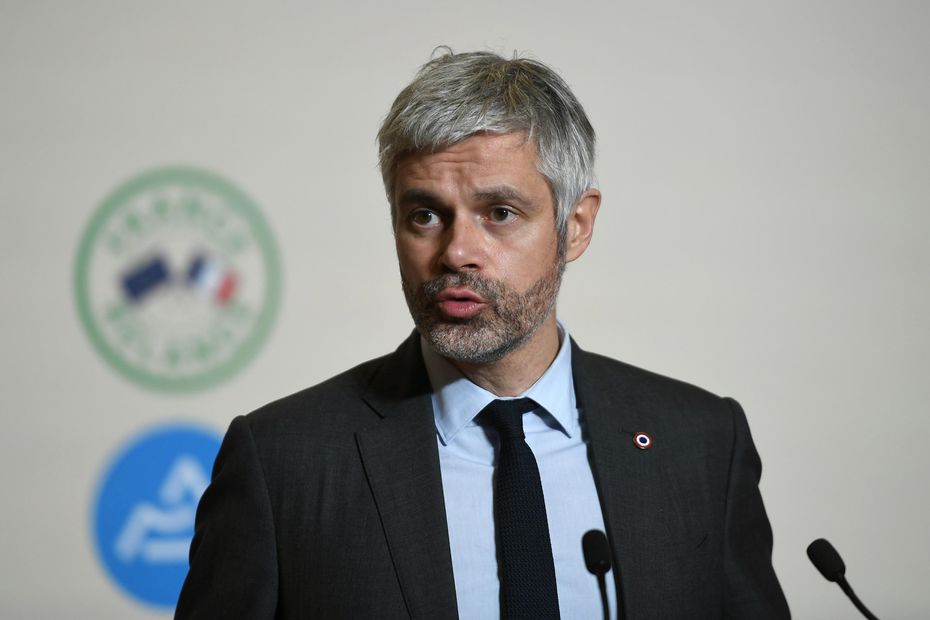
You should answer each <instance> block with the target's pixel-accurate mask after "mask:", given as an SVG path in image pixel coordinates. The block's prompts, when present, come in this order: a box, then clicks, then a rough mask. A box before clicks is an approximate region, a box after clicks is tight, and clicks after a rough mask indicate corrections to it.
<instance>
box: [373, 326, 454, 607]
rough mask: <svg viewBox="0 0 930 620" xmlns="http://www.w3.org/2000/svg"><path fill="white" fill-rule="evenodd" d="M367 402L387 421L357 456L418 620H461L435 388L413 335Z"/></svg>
mask: <svg viewBox="0 0 930 620" xmlns="http://www.w3.org/2000/svg"><path fill="white" fill-rule="evenodd" d="M363 398H364V399H365V401H366V402H367V403H368V404H369V405H370V406H371V407H372V408H373V409H374V410H375V411H376V412H377V413H378V414H379V415H380V416H381V419H380V420H379V421H378V422H377V423H375V424H374V425H372V426H369V427H367V428H365V429H363V430H361V431H359V432H358V433H357V434H356V438H357V442H358V447H359V453H360V455H361V458H362V463H363V466H364V468H365V474H366V476H367V478H368V483H369V485H370V487H371V491H372V494H373V495H374V499H375V504H376V505H377V508H378V513H379V515H380V517H381V523H382V526H383V528H384V532H385V536H386V538H387V543H388V547H389V548H390V551H391V557H392V559H393V562H394V567H395V569H396V571H397V578H398V581H399V582H400V587H401V591H402V592H403V596H404V600H405V601H406V604H407V609H408V611H409V612H410V615H411V617H413V618H456V617H457V615H458V612H457V606H456V599H455V581H454V579H453V575H452V556H451V553H450V551H449V533H448V529H447V527H446V511H445V504H444V500H443V494H442V478H441V475H440V470H439V452H438V447H437V445H436V426H435V422H434V418H433V410H432V402H431V400H430V386H429V380H428V378H427V374H426V370H425V368H424V366H423V360H422V357H421V355H420V344H419V336H418V335H417V334H416V332H414V334H413V335H411V337H410V338H408V339H407V340H406V341H405V342H404V343H403V344H402V345H401V346H400V347H399V348H398V350H397V351H396V352H395V353H394V354H393V355H390V356H388V357H387V358H385V362H384V363H383V364H382V365H381V366H380V368H379V369H378V370H377V371H376V373H375V375H374V377H373V378H372V381H371V384H370V386H369V389H368V391H367V392H366V393H365V394H364V396H363Z"/></svg>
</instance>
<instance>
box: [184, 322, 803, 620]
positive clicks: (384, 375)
mask: <svg viewBox="0 0 930 620" xmlns="http://www.w3.org/2000/svg"><path fill="white" fill-rule="evenodd" d="M572 366H573V374H574V378H575V390H576V395H577V400H578V404H579V407H580V408H581V410H582V414H583V417H584V421H585V424H586V427H587V435H588V438H589V446H590V456H591V463H592V468H593V471H594V477H595V482H596V484H597V488H598V493H599V495H600V501H601V506H602V509H603V513H604V522H605V524H606V527H607V535H608V537H609V540H610V544H611V548H612V551H613V559H614V570H613V571H612V573H613V574H614V578H615V580H616V582H617V592H618V593H619V599H620V600H619V605H618V608H619V609H621V610H622V614H623V616H622V617H624V618H626V619H629V620H644V619H647V618H655V619H659V618H661V619H669V618H749V619H753V620H761V619H765V618H787V617H789V614H788V607H787V604H786V602H785V599H784V596H783V594H782V591H781V588H780V587H779V584H778V581H777V579H776V577H775V573H774V571H773V570H772V564H771V548H772V534H771V529H770V527H769V522H768V519H767V517H766V514H765V509H764V507H763V505H762V499H761V497H760V495H759V491H758V481H759V475H760V467H761V466H760V463H759V458H758V456H757V454H756V450H755V448H754V446H753V443H752V438H751V437H750V434H749V428H748V426H747V424H746V418H745V416H744V415H743V412H742V410H741V409H740V407H739V405H738V404H737V403H736V402H735V401H733V400H730V399H721V398H719V397H717V396H714V395H712V394H709V393H708V392H705V391H703V390H701V389H698V388H696V387H694V386H691V385H687V384H684V383H681V382H678V381H674V380H672V379H668V378H666V377H661V376H659V375H655V374H652V373H649V372H646V371H643V370H640V369H637V368H633V367H631V366H628V365H626V364H623V363H621V362H617V361H615V360H611V359H608V358H605V357H601V356H598V355H594V354H591V353H586V352H584V351H582V350H581V349H579V348H578V346H577V345H575V343H574V342H572ZM639 431H642V432H645V433H648V434H649V435H650V436H651V437H652V438H653V441H654V443H653V447H652V448H651V449H648V450H641V449H638V448H637V447H636V446H635V445H634V444H633V441H632V437H633V434H634V433H636V432H639ZM442 493H443V491H442V481H441V478H440V471H439V454H438V448H437V443H436V428H435V424H434V420H433V412H432V405H431V401H430V385H429V381H428V379H427V375H426V371H425V369H424V366H423V360H422V357H421V355H420V346H419V337H418V336H417V334H416V333H414V334H413V335H412V336H411V337H410V338H408V339H407V340H406V341H405V342H404V343H403V344H402V345H401V346H400V347H399V348H398V349H397V351H395V352H394V353H393V354H391V355H387V356H385V357H382V358H379V359H376V360H373V361H370V362H367V363H365V364H362V365H360V366H358V367H356V368H354V369H352V370H350V371H348V372H346V373H343V374H341V375H339V376H337V377H334V378H332V379H330V380H328V381H326V382H324V383H322V384H320V385H317V386H315V387H312V388H309V389H307V390H304V391H302V392H299V393H297V394H294V395H292V396H289V397H287V398H284V399H282V400H279V401H277V402H274V403H271V404H269V405H267V406H265V407H263V408H261V409H259V410H258V411H255V412H253V413H251V414H250V415H248V416H245V417H239V418H236V419H235V420H234V421H233V422H232V424H231V425H230V427H229V431H228V433H227V435H226V438H225V439H224V441H223V446H222V448H221V449H220V453H219V455H218V456H217V460H216V465H215V467H214V471H213V481H212V483H211V485H210V487H209V488H208V489H207V491H206V492H205V493H204V495H203V498H202V500H201V502H200V506H199V507H198V510H197V524H196V528H195V535H194V540H193V542H192V544H191V553H190V561H191V567H190V573H189V574H188V577H187V580H186V581H185V584H184V588H183V590H182V592H181V597H180V600H179V602H178V606H177V612H176V613H177V615H176V618H185V619H186V618H197V619H200V618H203V619H211V620H213V619H217V618H248V619H264V618H295V619H296V618H379V619H380V618H423V619H434V618H436V619H442V618H455V617H457V611H456V593H455V585H454V581H453V576H452V561H451V557H450V551H449V541H448V533H447V530H446V516H445V507H444V503H443V496H442ZM565 501H571V499H570V498H566V499H565ZM579 544H580V541H579ZM592 579H593V576H592Z"/></svg>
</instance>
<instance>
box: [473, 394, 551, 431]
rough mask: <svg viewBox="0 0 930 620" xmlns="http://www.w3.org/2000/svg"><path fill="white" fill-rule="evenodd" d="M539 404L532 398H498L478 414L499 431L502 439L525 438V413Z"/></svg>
mask: <svg viewBox="0 0 930 620" xmlns="http://www.w3.org/2000/svg"><path fill="white" fill-rule="evenodd" d="M538 406H539V405H537V404H536V401H535V400H533V399H532V398H514V399H510V400H501V399H497V400H492V401H491V402H490V403H488V406H487V407H485V408H484V409H482V410H481V413H479V414H478V415H479V417H481V418H482V419H483V420H485V421H486V422H487V424H488V425H489V426H491V427H492V428H493V429H494V430H496V431H497V433H498V434H499V435H500V436H501V439H523V438H524V437H525V435H524V434H523V414H524V413H527V412H529V411H532V410H533V409H536V408H537V407H538Z"/></svg>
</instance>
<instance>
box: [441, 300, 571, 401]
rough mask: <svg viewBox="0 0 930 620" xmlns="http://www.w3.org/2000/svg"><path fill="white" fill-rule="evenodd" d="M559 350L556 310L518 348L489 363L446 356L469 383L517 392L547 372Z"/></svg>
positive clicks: (501, 391)
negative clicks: (462, 360) (473, 362)
mask: <svg viewBox="0 0 930 620" xmlns="http://www.w3.org/2000/svg"><path fill="white" fill-rule="evenodd" d="M558 353H559V328H558V326H557V325H556V322H555V311H553V312H551V313H550V314H549V316H548V317H546V320H545V321H543V324H542V325H540V326H539V329H537V330H536V332H535V333H534V334H533V335H532V336H531V337H530V339H529V340H527V341H526V342H525V343H523V344H522V345H521V346H520V347H519V348H517V349H515V350H514V351H511V352H510V353H508V354H507V355H505V356H504V357H502V358H501V359H499V360H498V361H496V362H492V363H490V364H468V363H465V362H457V361H455V360H449V361H450V362H451V363H452V364H453V365H454V366H455V367H456V368H458V369H459V371H460V372H461V373H462V374H463V375H465V377H467V378H468V379H469V381H471V382H472V383H475V384H476V385H479V386H481V387H483V388H484V389H486V390H487V391H489V392H491V393H492V394H495V395H497V396H519V395H520V394H522V393H523V392H525V391H526V390H527V389H528V388H529V387H530V386H532V385H533V384H534V383H536V381H537V380H539V378H540V377H541V376H542V375H543V373H545V372H546V369H548V368H549V366H550V365H551V364H552V361H553V360H554V359H555V356H556V355H558Z"/></svg>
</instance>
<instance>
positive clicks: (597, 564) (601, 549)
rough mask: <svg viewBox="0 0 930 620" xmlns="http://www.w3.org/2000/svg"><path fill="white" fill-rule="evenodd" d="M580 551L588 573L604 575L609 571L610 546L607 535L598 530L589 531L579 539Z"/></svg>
mask: <svg viewBox="0 0 930 620" xmlns="http://www.w3.org/2000/svg"><path fill="white" fill-rule="evenodd" d="M581 549H582V551H583V552H584V563H585V566H587V567H588V571H589V572H591V573H593V574H595V575H598V576H600V575H606V574H607V571H609V570H610V545H609V544H608V543H607V535H606V534H604V532H602V531H600V530H589V531H588V532H586V533H585V535H584V536H582V537H581Z"/></svg>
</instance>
